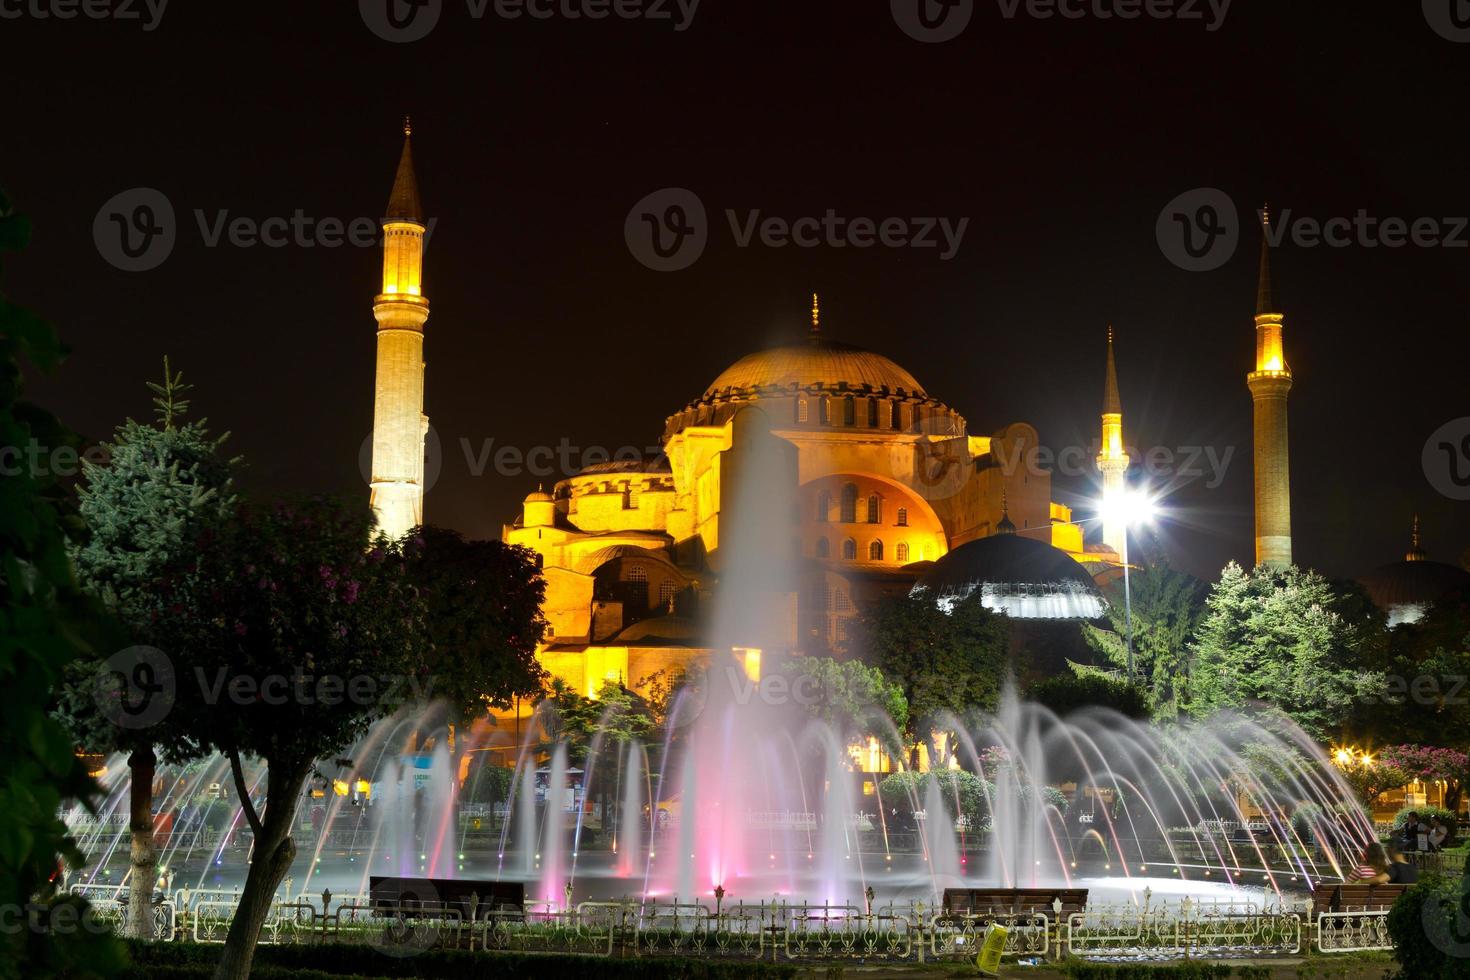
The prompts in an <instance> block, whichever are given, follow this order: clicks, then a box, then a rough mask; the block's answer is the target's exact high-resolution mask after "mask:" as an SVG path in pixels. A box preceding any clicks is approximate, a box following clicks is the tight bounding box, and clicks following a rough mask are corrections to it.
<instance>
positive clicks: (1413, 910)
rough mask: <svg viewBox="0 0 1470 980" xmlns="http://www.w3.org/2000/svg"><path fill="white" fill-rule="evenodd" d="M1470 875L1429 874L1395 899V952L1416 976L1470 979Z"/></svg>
mask: <svg viewBox="0 0 1470 980" xmlns="http://www.w3.org/2000/svg"><path fill="white" fill-rule="evenodd" d="M1467 915H1470V878H1466V877H1462V878H1460V879H1459V880H1458V881H1456V882H1453V883H1452V882H1449V881H1447V880H1446V879H1444V878H1441V877H1440V876H1438V875H1425V876H1424V878H1423V879H1422V880H1421V881H1420V882H1419V884H1417V885H1415V886H1414V887H1412V888H1410V889H1409V890H1408V891H1406V892H1404V894H1403V895H1402V896H1400V898H1399V900H1398V901H1396V902H1394V903H1393V908H1392V909H1390V910H1389V912H1388V935H1389V938H1391V939H1392V940H1393V946H1394V949H1393V956H1394V959H1396V960H1397V961H1398V963H1399V965H1400V966H1401V967H1403V970H1404V976H1405V977H1413V978H1414V980H1465V978H1470V921H1467Z"/></svg>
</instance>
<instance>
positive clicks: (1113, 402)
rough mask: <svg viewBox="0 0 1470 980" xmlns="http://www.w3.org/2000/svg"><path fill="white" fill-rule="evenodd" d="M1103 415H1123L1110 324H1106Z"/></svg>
mask: <svg viewBox="0 0 1470 980" xmlns="http://www.w3.org/2000/svg"><path fill="white" fill-rule="evenodd" d="M1103 414H1104V415H1122V414H1123V400H1122V399H1121V398H1120V397H1118V365H1117V364H1116V363H1115V362H1114V360H1113V325H1112V324H1111V323H1110V324H1108V377H1107V383H1106V385H1105V386H1104V388H1103Z"/></svg>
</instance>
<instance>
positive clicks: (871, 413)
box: [868, 398, 878, 429]
mask: <svg viewBox="0 0 1470 980" xmlns="http://www.w3.org/2000/svg"><path fill="white" fill-rule="evenodd" d="M868 428H870V429H876V428H878V399H876V398H869V399H868Z"/></svg>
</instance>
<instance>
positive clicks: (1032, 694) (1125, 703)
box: [1026, 664, 1149, 718]
mask: <svg viewBox="0 0 1470 980" xmlns="http://www.w3.org/2000/svg"><path fill="white" fill-rule="evenodd" d="M1069 666H1070V667H1071V668H1072V672H1071V673H1069V674H1058V675H1057V676H1055V677H1048V678H1047V679H1046V680H1043V681H1037V682H1036V683H1035V684H1032V685H1031V686H1030V687H1029V688H1027V689H1026V699H1027V700H1029V701H1035V702H1036V703H1037V704H1043V705H1045V706H1046V707H1048V708H1050V709H1051V710H1052V711H1054V712H1056V713H1057V715H1058V716H1059V717H1066V716H1067V715H1069V714H1071V713H1072V712H1074V711H1078V710H1080V709H1082V708H1089V707H1096V706H1101V707H1105V708H1112V709H1113V710H1114V711H1116V712H1118V713H1119V714H1122V715H1126V716H1127V717H1129V718H1147V717H1148V716H1149V704H1148V697H1147V695H1146V694H1145V693H1144V691H1143V690H1142V689H1141V688H1139V687H1138V686H1136V685H1133V684H1130V683H1128V681H1127V680H1125V679H1123V678H1121V677H1111V676H1109V675H1107V674H1104V673H1103V672H1101V671H1099V670H1096V669H1089V668H1086V667H1082V666H1081V665H1079V664H1070V665H1069Z"/></svg>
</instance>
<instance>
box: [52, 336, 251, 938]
mask: <svg viewBox="0 0 1470 980" xmlns="http://www.w3.org/2000/svg"><path fill="white" fill-rule="evenodd" d="M191 387H192V386H190V385H187V384H185V383H184V381H183V376H182V373H177V374H176V373H173V372H172V371H171V369H170V365H169V362H168V358H166V357H165V358H164V361H163V381H162V383H156V382H149V383H148V388H149V389H150V390H151V391H152V392H153V393H154V398H153V403H154V406H155V409H154V411H155V414H156V415H157V417H158V421H157V424H155V425H146V424H143V423H141V422H136V421H134V420H133V419H128V420H127V421H126V422H124V423H123V424H122V425H121V426H119V427H118V429H117V432H116V434H115V435H114V437H113V440H112V442H111V443H110V444H108V445H106V446H105V447H104V448H105V449H106V451H107V462H106V463H104V464H93V463H90V462H89V463H86V464H84V466H83V471H82V472H83V483H82V485H81V487H80V488H79V491H78V495H79V498H80V508H79V510H80V513H81V517H82V520H83V522H84V523H85V525H86V531H87V535H86V539H85V541H84V542H83V543H82V544H81V545H80V546H79V547H77V548H75V549H74V550H73V554H72V558H73V561H74V563H75V565H76V569H77V575H78V578H79V580H80V582H81V585H82V587H83V588H84V589H85V590H86V591H88V592H89V593H91V594H92V595H94V596H95V597H97V598H98V599H99V600H100V601H101V602H102V603H103V604H104V605H105V607H106V608H107V609H108V610H109V611H110V612H111V613H112V615H113V616H114V618H115V619H116V620H117V624H118V627H119V629H118V634H119V642H120V644H121V645H123V646H129V647H130V646H133V645H148V644H149V643H150V639H151V634H152V632H153V629H154V626H153V615H154V608H155V605H154V602H153V599H154V596H155V595H156V593H157V590H158V587H159V583H160V579H161V577H162V575H163V573H164V570H165V569H166V568H167V567H168V566H169V565H170V564H172V563H175V562H177V561H178V560H179V559H180V557H181V556H182V555H184V554H185V552H186V551H188V550H189V549H192V548H193V547H194V545H195V543H196V542H197V541H198V540H199V538H200V536H201V535H202V534H203V533H205V531H207V530H208V529H210V528H212V527H214V526H216V525H217V524H218V523H219V522H220V521H221V520H222V519H223V518H224V516H225V515H226V514H227V513H228V512H229V510H230V508H231V507H232V506H233V504H234V493H233V484H232V474H233V471H234V469H235V466H236V461H235V460H232V459H227V458H225V456H224V455H223V454H222V452H221V447H222V445H223V443H224V441H225V440H226V439H227V438H228V435H223V436H219V437H217V438H216V437H213V436H211V435H210V434H209V429H208V423H207V421H206V420H204V419H199V420H198V421H192V422H185V421H183V417H184V415H185V414H186V413H187V411H188V408H189V403H188V401H187V400H186V399H185V398H184V395H185V394H186V393H187V392H188V391H189V389H190V388H191ZM111 652H112V650H110V649H109V650H107V651H105V652H104V653H103V655H102V656H101V657H100V658H94V659H92V660H90V661H85V662H82V663H80V664H78V665H76V667H75V668H74V670H73V671H72V672H71V677H70V683H69V684H68V689H67V691H66V692H65V694H64V695H63V697H62V699H61V706H60V713H61V715H62V717H63V718H64V720H65V721H66V722H67V723H68V725H69V727H70V728H71V729H72V731H73V733H74V735H75V737H76V738H77V740H78V741H79V742H80V743H81V744H82V745H83V746H85V747H86V748H88V749H91V750H93V751H98V752H122V753H126V754H127V756H128V767H129V770H130V773H131V777H132V785H131V792H130V801H129V809H130V820H129V828H130V832H131V835H132V848H131V863H132V870H131V872H130V875H131V877H130V879H129V881H130V883H131V891H130V895H129V908H128V923H127V933H128V935H130V936H134V937H138V938H147V937H149V936H151V934H152V922H153V916H152V911H151V899H152V897H153V887H154V880H155V869H156V867H157V863H158V853H157V849H156V848H155V847H154V842H153V783H154V780H155V774H156V768H157V763H158V752H157V750H156V746H158V745H166V747H167V754H168V757H169V758H170V759H172V760H174V761H182V760H183V759H185V758H188V757H189V755H190V754H191V753H190V747H189V743H188V742H187V741H186V740H184V739H181V738H179V737H166V734H165V729H163V728H162V727H160V726H157V725H153V726H150V727H147V728H141V729H135V728H128V727H119V726H118V725H116V724H114V721H113V719H112V718H110V717H109V716H108V715H107V713H105V712H103V711H102V710H100V706H99V705H98V703H97V698H96V694H95V692H96V691H98V690H100V689H101V688H99V683H104V682H103V680H102V677H103V676H105V675H106V674H107V672H108V671H110V670H112V669H114V668H112V667H110V666H109V665H108V664H107V663H106V658H107V656H108V655H109V654H111Z"/></svg>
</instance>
